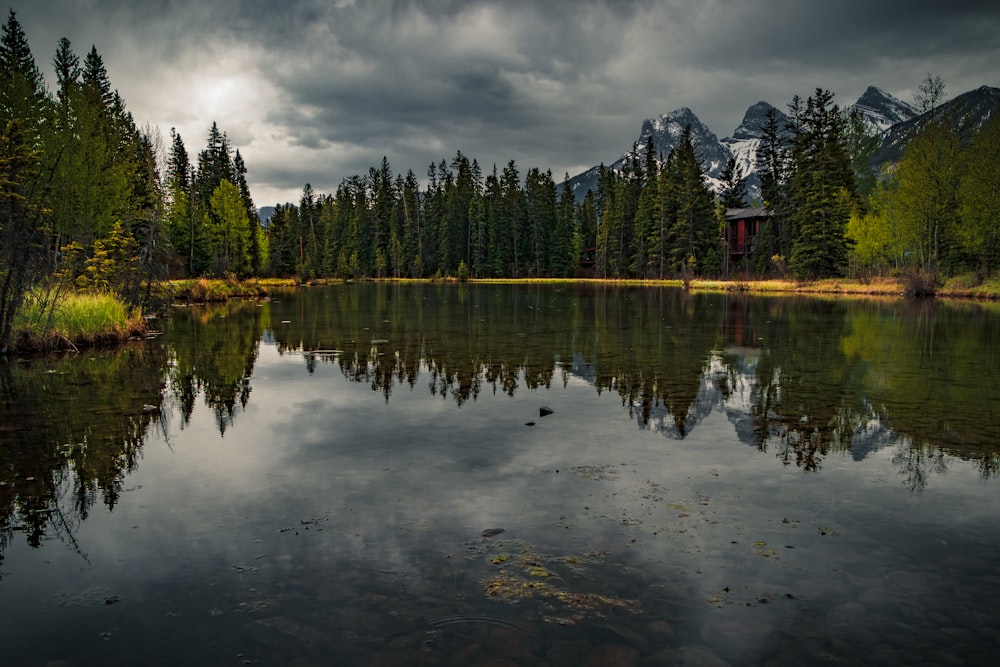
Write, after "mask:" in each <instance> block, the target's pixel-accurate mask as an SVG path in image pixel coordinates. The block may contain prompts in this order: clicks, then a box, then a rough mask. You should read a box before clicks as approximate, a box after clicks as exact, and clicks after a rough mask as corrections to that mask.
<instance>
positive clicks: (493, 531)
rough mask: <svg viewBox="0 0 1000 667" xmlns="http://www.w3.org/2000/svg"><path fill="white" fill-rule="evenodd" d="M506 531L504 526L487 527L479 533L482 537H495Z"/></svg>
mask: <svg viewBox="0 0 1000 667" xmlns="http://www.w3.org/2000/svg"><path fill="white" fill-rule="evenodd" d="M506 532H507V529H506V528H487V529H486V530H484V531H483V532H482V533H480V534H481V535H482V536H483V537H496V536H497V535H499V534H500V533H506Z"/></svg>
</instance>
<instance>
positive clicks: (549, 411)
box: [538, 405, 555, 417]
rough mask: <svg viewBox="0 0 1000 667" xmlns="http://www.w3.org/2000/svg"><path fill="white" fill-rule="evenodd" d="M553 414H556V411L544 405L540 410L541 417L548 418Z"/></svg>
mask: <svg viewBox="0 0 1000 667" xmlns="http://www.w3.org/2000/svg"><path fill="white" fill-rule="evenodd" d="M553 412H555V410H553V409H552V408H550V407H546V406H544V405H543V406H542V407H540V408H538V416H539V417H548V416H549V415H551V414H552V413H553Z"/></svg>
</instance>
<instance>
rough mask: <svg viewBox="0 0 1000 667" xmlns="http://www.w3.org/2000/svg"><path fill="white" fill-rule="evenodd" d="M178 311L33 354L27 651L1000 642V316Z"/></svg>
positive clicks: (187, 660)
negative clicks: (140, 339)
mask: <svg viewBox="0 0 1000 667" xmlns="http://www.w3.org/2000/svg"><path fill="white" fill-rule="evenodd" d="M159 326H160V327H161V328H162V336H157V337H155V338H153V339H151V340H149V341H146V342H144V343H139V344H136V345H133V346H131V347H129V348H128V349H127V350H124V351H119V352H115V353H84V354H80V355H74V356H67V357H60V358H54V359H35V360H31V361H25V360H19V359H9V360H7V361H6V362H0V664H3V665H43V666H59V667H75V666H77V665H140V664H142V665H178V664H189V665H244V664H251V665H286V664H288V665H296V666H308V665H330V664H335V665H481V666H485V665H493V666H501V665H552V666H559V665H726V664H729V665H758V664H759V665H802V664H818V665H825V664H890V665H894V664H906V665H937V664H949V665H987V664H989V665H993V664H994V659H995V656H996V654H997V652H998V651H1000V561H998V560H997V558H996V554H997V553H998V547H1000V502H998V501H1000V486H998V480H997V478H996V477H997V471H998V470H1000V448H998V444H1000V414H998V412H1000V353H998V350H997V341H1000V312H998V311H997V310H996V309H994V308H990V307H986V306H979V305H973V304H959V305H949V304H943V303H934V302H922V303H912V302H881V301H825V300H804V299H803V300H800V299H795V298H788V297H783V298H776V299H769V298H745V297H734V296H726V295H720V294H693V295H692V294H686V293H684V292H682V291H679V290H672V289H652V288H651V289H628V288H615V287H594V286H562V287H551V286H519V287H511V286H464V285H463V286H460V285H440V286H435V285H428V286H410V285H402V286H401V285H344V286H339V287H331V288H310V289H302V290H299V291H295V292H288V293H284V294H279V295H275V296H274V298H272V300H270V301H268V302H240V303H232V304H228V305H223V306H192V307H183V308H176V309H174V312H173V315H172V316H171V318H169V320H166V321H162V322H160V323H159ZM501 530H502V532H500V531H501Z"/></svg>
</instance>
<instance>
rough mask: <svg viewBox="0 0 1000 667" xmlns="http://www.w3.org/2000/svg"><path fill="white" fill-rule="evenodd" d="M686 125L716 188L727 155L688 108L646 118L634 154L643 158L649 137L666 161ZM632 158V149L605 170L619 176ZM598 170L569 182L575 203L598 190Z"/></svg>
mask: <svg viewBox="0 0 1000 667" xmlns="http://www.w3.org/2000/svg"><path fill="white" fill-rule="evenodd" d="M688 125H690V126H691V138H692V140H693V141H694V145H695V146H696V147H697V149H698V153H699V155H700V156H701V160H702V166H703V168H704V169H705V174H706V175H707V177H708V180H709V182H710V183H712V184H713V187H714V186H715V185H717V184H718V182H719V181H718V179H719V176H721V175H722V170H723V169H725V167H726V161H727V160H728V159H729V152H728V150H727V149H726V148H725V147H724V146H723V145H722V144H721V143H720V142H719V139H718V137H716V136H715V135H714V134H712V131H711V130H709V129H708V127H707V126H706V125H705V124H704V123H702V122H701V121H700V120H699V119H698V117H697V116H696V115H694V112H693V111H691V110H690V109H688V108H687V107H681V108H680V109H677V110H675V111H671V112H670V113H665V114H662V115H660V116H657V117H655V118H647V119H646V120H644V121H642V127H641V128H640V130H639V138H638V139H636V142H635V150H636V151H638V153H639V156H640V159H641V156H642V155H644V154H645V147H646V142H647V140H648V139H649V137H652V138H653V145H654V146H656V153H657V155H658V156H662V157H663V158H666V156H667V155H669V154H670V152H671V151H672V150H674V149H675V148H677V146H678V145H679V144H680V141H681V135H682V134H683V133H684V128H685V127H687V126H688ZM631 154H632V149H629V150H628V151H626V152H625V153H623V154H622V155H621V157H619V158H618V159H617V160H615V161H614V162H613V163H611V165H609V167H608V168H609V169H611V170H613V171H614V172H616V173H621V171H622V167H623V166H624V165H625V161H626V160H627V159H628V158H629V156H630V155H631ZM599 170H600V168H599V167H591V168H590V169H588V170H587V171H585V172H583V173H582V174H578V175H576V176H574V177H573V178H571V179H570V181H569V183H570V187H571V188H572V189H573V192H574V193H575V194H576V198H577V200H578V201H579V200H582V199H583V197H584V196H585V195H586V194H587V190H595V191H596V190H597V178H598V172H599Z"/></svg>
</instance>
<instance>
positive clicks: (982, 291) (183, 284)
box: [167, 275, 1000, 303]
mask: <svg viewBox="0 0 1000 667" xmlns="http://www.w3.org/2000/svg"><path fill="white" fill-rule="evenodd" d="M344 282H353V281H351V280H344V279H340V278H319V279H310V280H309V281H307V282H302V281H301V280H299V279H296V278H260V279H258V278H252V279H249V280H244V281H239V280H224V279H208V278H197V279H190V280H173V281H170V282H169V283H167V290H168V293H169V294H170V295H171V296H172V297H173V298H174V299H175V300H178V301H185V302H189V303H203V302H212V301H226V300H228V299H231V298H258V297H266V296H269V295H270V294H271V292H273V291H274V290H276V289H292V288H297V287H302V286H306V285H308V286H318V285H333V284H341V283H344ZM358 282H392V283H411V284H417V283H435V282H444V283H454V282H468V283H470V284H485V285H489V284H494V285H556V284H605V285H621V286H648V287H684V286H685V283H684V281H683V280H681V279H678V278H674V279H664V280H653V279H638V278H637V279H604V278H470V279H468V280H467V281H459V280H458V279H456V278H453V277H448V278H370V279H363V280H359V281H358ZM687 286H688V288H689V289H692V290H695V291H712V292H747V293H751V294H774V295H781V294H790V295H803V294H807V295H830V296H838V295H844V296H882V297H906V296H907V295H909V294H910V293H911V292H912V288H911V287H910V286H908V285H907V283H906V282H905V281H903V280H901V279H900V278H893V277H886V278H873V279H870V280H864V281H862V280H859V279H857V278H824V279H820V280H793V279H782V278H767V279H749V280H744V279H730V280H709V279H693V280H690V281H689V282H688V283H687ZM932 293H933V295H935V296H940V297H947V298H964V299H987V300H1000V277H997V278H990V279H987V280H984V281H978V280H976V279H974V278H973V277H972V276H968V275H963V276H956V277H954V278H949V279H947V280H945V281H944V283H943V284H942V285H939V286H934V287H933V290H932ZM925 295H930V293H928V294H925Z"/></svg>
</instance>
